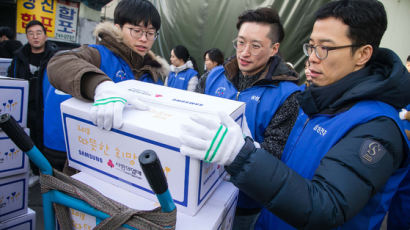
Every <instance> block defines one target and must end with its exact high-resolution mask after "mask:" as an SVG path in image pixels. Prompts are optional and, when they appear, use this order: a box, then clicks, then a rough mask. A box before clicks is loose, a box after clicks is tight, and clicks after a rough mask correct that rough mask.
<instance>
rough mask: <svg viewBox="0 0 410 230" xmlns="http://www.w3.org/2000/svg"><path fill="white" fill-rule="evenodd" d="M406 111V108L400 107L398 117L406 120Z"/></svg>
mask: <svg viewBox="0 0 410 230" xmlns="http://www.w3.org/2000/svg"><path fill="white" fill-rule="evenodd" d="M406 113H407V110H406V109H401V111H400V113H399V117H400V119H402V120H406Z"/></svg>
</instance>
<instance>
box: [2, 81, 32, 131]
mask: <svg viewBox="0 0 410 230" xmlns="http://www.w3.org/2000/svg"><path fill="white" fill-rule="evenodd" d="M27 102H28V81H26V80H22V79H18V78H9V77H3V76H0V115H1V114H4V113H9V114H10V115H12V116H13V117H14V119H16V121H17V122H18V123H19V124H20V125H21V126H22V127H26V125H27Z"/></svg>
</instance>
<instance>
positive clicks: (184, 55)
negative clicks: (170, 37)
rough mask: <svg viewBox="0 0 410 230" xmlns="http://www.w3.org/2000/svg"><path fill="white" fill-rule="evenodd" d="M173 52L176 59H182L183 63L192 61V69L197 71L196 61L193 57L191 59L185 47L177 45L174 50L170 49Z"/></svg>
mask: <svg viewBox="0 0 410 230" xmlns="http://www.w3.org/2000/svg"><path fill="white" fill-rule="evenodd" d="M172 50H173V51H174V54H175V56H176V57H177V58H179V59H182V60H183V61H184V62H185V63H186V62H187V61H188V60H191V61H192V65H193V66H194V69H195V70H196V71H197V72H199V71H198V66H197V64H196V61H195V59H194V58H193V57H191V55H189V51H188V49H187V48H186V47H185V46H182V45H177V46H175V48H173V49H172Z"/></svg>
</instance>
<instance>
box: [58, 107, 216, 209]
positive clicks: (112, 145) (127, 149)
mask: <svg viewBox="0 0 410 230" xmlns="http://www.w3.org/2000/svg"><path fill="white" fill-rule="evenodd" d="M63 117H64V123H65V125H64V127H76V128H75V129H73V128H70V129H68V130H67V129H66V130H65V132H66V141H67V145H68V158H69V160H70V161H71V162H75V163H77V164H79V165H82V166H84V167H86V168H89V169H92V170H94V171H97V172H99V173H102V174H104V175H106V176H109V177H111V178H113V179H115V180H118V181H121V182H124V183H126V184H128V185H130V186H132V187H135V188H138V189H140V190H143V191H145V192H148V193H151V194H153V192H152V191H151V188H150V187H149V184H148V182H147V181H146V179H145V176H144V175H143V173H142V169H141V167H140V165H139V163H138V157H139V155H140V154H141V152H136V151H135V150H136V149H152V150H154V151H155V152H156V153H157V154H158V157H159V158H160V160H161V162H162V167H163V169H164V173H165V176H166V177H167V180H168V185H169V189H170V191H171V194H172V197H173V199H174V201H175V202H176V203H177V204H180V205H183V206H187V205H188V204H187V202H188V185H189V176H190V167H191V165H190V158H189V157H186V156H183V155H181V154H180V153H179V148H177V147H175V146H170V145H166V144H163V143H159V142H156V141H153V140H149V139H146V138H144V137H141V136H137V135H134V134H130V133H126V132H123V131H120V130H112V131H111V132H101V130H98V128H97V127H96V126H95V125H93V124H92V123H91V122H90V121H87V120H84V119H81V118H78V117H74V116H71V115H68V114H63ZM118 140H121V142H118ZM124 143H127V144H126V145H124ZM164 152H165V153H166V154H162V153H164ZM172 152H174V153H172ZM168 163H173V164H168ZM200 165H201V166H202V167H201V170H200V183H199V186H200V188H199V191H200V192H199V193H198V194H199V195H198V204H199V203H200V202H201V201H202V200H203V199H204V197H205V196H206V195H207V193H208V192H209V191H210V189H211V188H212V187H213V186H214V185H215V183H216V182H217V179H218V178H220V177H221V176H222V175H223V172H224V171H223V167H221V166H219V165H216V164H210V163H204V162H201V163H200ZM175 166H178V167H175ZM173 175H184V176H183V177H179V176H173ZM177 189H180V190H181V189H182V191H184V192H183V193H173V192H172V191H175V190H177ZM154 199H156V198H154Z"/></svg>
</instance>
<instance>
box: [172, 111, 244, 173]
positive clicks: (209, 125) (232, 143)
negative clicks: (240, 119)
mask: <svg viewBox="0 0 410 230" xmlns="http://www.w3.org/2000/svg"><path fill="white" fill-rule="evenodd" d="M218 116H219V119H215V118H214V119H212V118H208V117H203V116H199V115H196V116H192V117H191V119H192V121H193V122H194V123H193V124H184V125H183V126H182V127H181V128H182V133H181V136H180V138H179V140H180V142H181V148H180V152H181V153H182V154H184V155H188V156H191V157H194V158H197V159H200V160H204V161H206V162H216V163H218V164H220V165H229V164H231V163H232V161H233V160H234V159H235V157H236V155H238V153H239V151H240V150H241V148H242V147H243V145H244V144H245V140H244V137H243V134H242V130H241V127H239V125H238V124H236V122H235V121H234V120H233V119H232V118H231V117H230V116H229V115H227V114H225V113H219V114H218Z"/></svg>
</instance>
